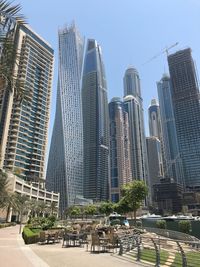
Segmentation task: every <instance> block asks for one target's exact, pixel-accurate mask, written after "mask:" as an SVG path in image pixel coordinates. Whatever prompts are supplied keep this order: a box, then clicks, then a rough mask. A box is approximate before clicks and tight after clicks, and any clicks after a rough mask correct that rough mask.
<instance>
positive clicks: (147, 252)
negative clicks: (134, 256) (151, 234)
mask: <svg viewBox="0 0 200 267" xmlns="http://www.w3.org/2000/svg"><path fill="white" fill-rule="evenodd" d="M168 255H169V253H168V252H167V251H165V250H161V251H160V264H164V263H165V262H166V261H167V258H168ZM141 260H144V261H149V262H152V263H156V252H155V250H154V249H147V248H144V249H142V250H141Z"/></svg>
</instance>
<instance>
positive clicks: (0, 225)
mask: <svg viewBox="0 0 200 267" xmlns="http://www.w3.org/2000/svg"><path fill="white" fill-rule="evenodd" d="M15 225H16V223H15V222H10V223H2V224H0V228H5V227H9V226H15Z"/></svg>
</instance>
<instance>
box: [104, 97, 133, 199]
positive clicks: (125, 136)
mask: <svg viewBox="0 0 200 267" xmlns="http://www.w3.org/2000/svg"><path fill="white" fill-rule="evenodd" d="M109 118H110V198H111V201H113V202H118V201H119V199H120V196H121V194H120V190H121V186H122V185H125V184H127V183H128V182H130V181H131V180H132V172H131V165H130V163H131V161H130V141H129V124H128V114H127V112H125V111H124V108H123V102H122V101H121V99H120V98H119V97H114V98H112V99H111V102H110V103H109Z"/></svg>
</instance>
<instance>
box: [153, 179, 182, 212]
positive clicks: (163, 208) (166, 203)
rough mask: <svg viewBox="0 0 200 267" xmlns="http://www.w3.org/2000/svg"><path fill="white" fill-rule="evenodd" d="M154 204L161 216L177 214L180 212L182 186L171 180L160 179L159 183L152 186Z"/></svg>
mask: <svg viewBox="0 0 200 267" xmlns="http://www.w3.org/2000/svg"><path fill="white" fill-rule="evenodd" d="M153 189H154V202H155V203H157V206H158V210H159V212H160V213H161V214H163V215H165V214H166V215H169V214H177V213H178V212H181V211H182V206H183V186H182V185H181V184H179V183H176V182H175V181H174V180H173V179H170V178H162V179H160V182H159V183H157V184H154V185H153Z"/></svg>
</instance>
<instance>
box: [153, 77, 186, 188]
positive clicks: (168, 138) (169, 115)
mask: <svg viewBox="0 0 200 267" xmlns="http://www.w3.org/2000/svg"><path fill="white" fill-rule="evenodd" d="M171 87H172V85H171V80H170V77H169V76H168V75H167V74H164V75H163V77H162V79H161V80H160V81H159V82H157V90H158V98H159V105H160V119H161V128H162V145H163V154H164V159H165V164H164V175H165V177H168V178H173V179H174V181H177V182H178V183H180V184H182V183H183V170H182V161H181V157H180V153H179V147H178V140H177V133H176V125H175V118H174V110H173V103H172V97H171Z"/></svg>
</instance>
